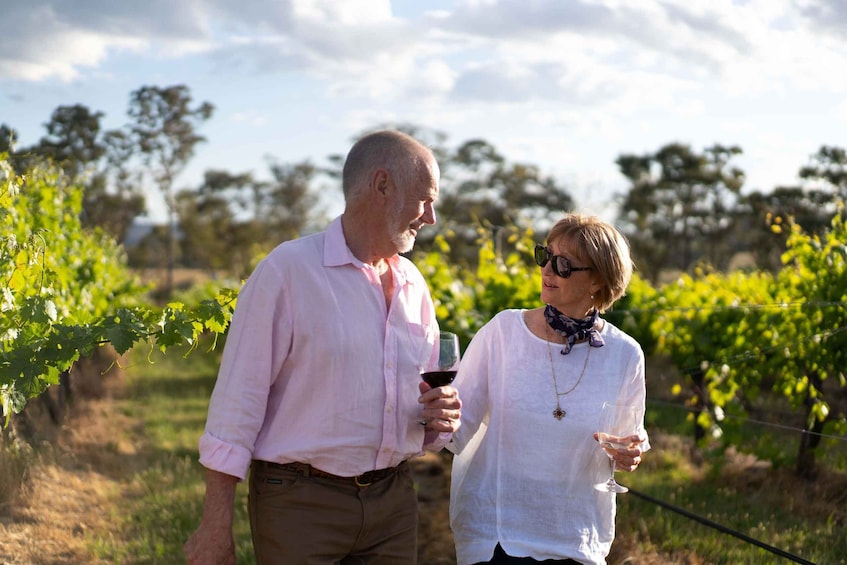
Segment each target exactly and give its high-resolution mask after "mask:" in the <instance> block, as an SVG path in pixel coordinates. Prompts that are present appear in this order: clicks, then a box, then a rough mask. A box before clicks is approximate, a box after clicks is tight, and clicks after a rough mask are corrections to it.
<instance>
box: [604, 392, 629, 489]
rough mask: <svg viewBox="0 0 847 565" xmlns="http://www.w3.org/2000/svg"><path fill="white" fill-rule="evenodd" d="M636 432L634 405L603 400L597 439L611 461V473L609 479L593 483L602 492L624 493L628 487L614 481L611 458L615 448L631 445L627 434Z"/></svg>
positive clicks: (613, 462) (613, 464) (613, 463)
mask: <svg viewBox="0 0 847 565" xmlns="http://www.w3.org/2000/svg"><path fill="white" fill-rule="evenodd" d="M637 433H638V414H637V413H636V411H635V407H633V406H630V405H628V404H615V403H614V402H604V403H603V408H602V410H601V412H600V424H599V426H598V427H597V441H598V442H599V443H600V447H602V448H603V452H604V453H605V454H606V455H608V457H609V460H610V461H611V468H612V469H611V474H610V476H609V480H608V481H605V482H602V483H598V484H596V485H594V488H595V489H597V490H599V491H603V492H618V493H624V492H627V491H628V490H629V489H628V488H626V487H625V486H623V485H619V484H618V483H617V482H616V481H615V460H614V459H613V456H614V452H615V450H616V449H626V448H628V447H630V446H631V445H632V443H631V442H630V440H629V436H632V435H635V434H637Z"/></svg>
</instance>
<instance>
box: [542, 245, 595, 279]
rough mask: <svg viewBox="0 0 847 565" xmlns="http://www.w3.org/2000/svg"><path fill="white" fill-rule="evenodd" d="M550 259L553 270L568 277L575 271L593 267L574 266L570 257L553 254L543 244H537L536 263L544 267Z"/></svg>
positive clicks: (563, 276) (564, 277)
mask: <svg viewBox="0 0 847 565" xmlns="http://www.w3.org/2000/svg"><path fill="white" fill-rule="evenodd" d="M548 261H552V262H553V263H552V265H551V266H552V267H553V272H554V273H556V275H557V276H560V277H562V278H563V279H567V278H569V277H570V276H571V273H573V272H574V271H590V270H591V267H574V266H573V265H571V262H570V259H568V258H567V257H562V256H561V255H553V253H551V252H550V250H549V249H547V248H546V247H544V246H543V245H539V244H535V264H536V265H538V266H539V267H542V268H543V267H544V265H546V264H547V262H548Z"/></svg>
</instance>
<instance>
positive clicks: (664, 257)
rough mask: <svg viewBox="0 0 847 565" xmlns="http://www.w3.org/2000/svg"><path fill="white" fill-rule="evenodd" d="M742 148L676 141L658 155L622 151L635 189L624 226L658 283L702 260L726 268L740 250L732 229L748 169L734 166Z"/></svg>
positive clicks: (623, 213) (624, 207) (621, 163)
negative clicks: (664, 276) (665, 275)
mask: <svg viewBox="0 0 847 565" xmlns="http://www.w3.org/2000/svg"><path fill="white" fill-rule="evenodd" d="M740 153H741V149H740V148H739V147H737V146H732V147H726V146H722V145H714V146H712V147H707V148H706V149H704V150H703V152H702V153H697V152H695V151H693V150H692V149H691V147H690V146H688V145H684V144H680V143H671V144H668V145H665V146H664V147H662V148H661V149H659V150H658V151H657V152H655V153H650V154H646V155H641V156H638V155H631V154H625V155H620V156H619V157H618V159H617V160H616V164H617V165H618V168H619V169H620V172H621V173H622V174H623V175H624V176H625V177H627V179H629V181H630V183H631V187H630V189H629V192H628V193H627V194H625V195H624V197H623V198H622V201H621V207H620V217H619V224H620V226H621V229H622V231H623V232H624V233H625V234H626V236H627V237H628V238H629V241H630V243H631V245H632V249H633V254H634V256H635V259H636V263H637V264H638V265H639V268H640V270H641V271H642V272H643V273H644V274H645V276H646V277H647V278H649V279H650V280H652V281H654V282H655V281H657V280H658V278H659V276H660V273H662V271H664V270H666V269H671V270H681V271H688V270H690V269H691V268H692V267H693V266H694V265H696V264H697V263H698V262H700V261H707V262H709V263H710V264H712V265H713V266H715V267H717V268H725V267H726V265H727V264H728V263H729V260H730V258H731V256H732V254H733V253H734V251H735V249H733V248H731V246H730V245H729V244H730V240H729V239H728V238H727V236H728V235H729V234H730V233H731V230H732V221H733V216H734V212H735V210H736V207H737V205H738V200H739V195H740V191H741V187H742V185H743V184H744V173H743V172H742V171H741V170H740V169H738V168H737V167H735V166H733V164H732V162H731V161H732V159H733V157H735V156H736V155H739V154H740Z"/></svg>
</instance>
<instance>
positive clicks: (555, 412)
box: [544, 325, 591, 420]
mask: <svg viewBox="0 0 847 565" xmlns="http://www.w3.org/2000/svg"><path fill="white" fill-rule="evenodd" d="M544 335H545V337H546V338H547V340H546V341H547V359H549V360H550V376H552V377H553V390H555V391H556V409H555V410H553V417H554V418H556V419H557V420H561V419H562V418H564V417H565V416H567V415H568V413H567V412H565V411H564V410H562V405H561V404H560V403H559V399H560V398H561V397H563V396H567V395H568V394H570V393H571V392H573V390H574V389H575V388H576V387H577V386H579V383H581V382H582V377H584V376H585V368H586V367H588V358H589V357H590V356H591V346H590V345H589V346H588V353H586V354H585V363H583V365H582V371H581V372H580V373H579V378H578V379H577V380H576V383H575V384H574V385H573V386H572V387H571V388H569V389H568V390H566V391H565V392H559V383H558V382H557V380H556V369H554V368H553V354H552V353H551V352H550V328H549V327H547V326H546V325H545V326H544ZM571 351H573V350H571Z"/></svg>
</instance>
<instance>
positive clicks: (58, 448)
mask: <svg viewBox="0 0 847 565" xmlns="http://www.w3.org/2000/svg"><path fill="white" fill-rule="evenodd" d="M73 412H74V414H73V416H72V417H70V418H69V419H68V420H67V421H66V423H65V425H64V426H63V427H62V428H61V429H60V430H59V432H60V433H55V443H52V444H51V443H49V442H47V441H46V440H45V441H44V442H43V443H42V447H39V453H38V455H36V456H35V457H36V459H35V461H33V462H32V463H31V464H30V466H29V470H28V474H27V476H26V478H25V484H24V487H23V489H22V490H21V492H20V495H19V496H18V498H17V499H16V500H15V501H14V502H13V503H12V504H9V505H7V506H6V507H0V565H71V564H74V565H76V564H80V563H86V564H88V563H101V562H100V561H97V560H96V559H93V558H92V557H91V555H90V554H89V552H88V550H87V549H86V545H87V543H88V542H89V541H90V540H92V539H96V538H99V537H104V536H108V535H110V534H111V532H112V531H113V529H112V528H111V526H110V523H111V521H112V519H113V517H114V516H113V513H114V512H115V511H116V509H115V506H114V504H115V497H116V496H117V495H118V494H119V493H120V491H121V488H122V484H121V482H122V480H123V479H122V478H123V477H129V476H132V474H133V472H135V470H137V468H138V466H139V465H143V456H142V455H141V454H140V453H139V451H138V449H137V446H138V445H141V444H142V443H141V442H142V440H141V438H140V434H139V433H138V430H140V425H139V423H138V422H135V421H133V420H131V419H129V418H127V417H126V416H125V415H123V414H121V413H120V412H119V411H118V410H117V405H116V403H115V402H114V401H113V399H112V391H110V390H107V391H106V392H105V394H104V396H103V397H102V398H100V399H86V400H80V401H79V402H77V403H75V404H74V405H73Z"/></svg>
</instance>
